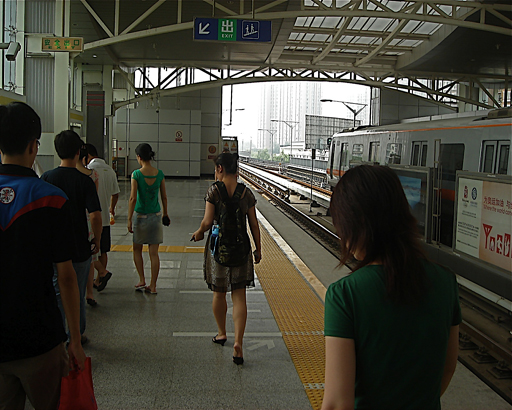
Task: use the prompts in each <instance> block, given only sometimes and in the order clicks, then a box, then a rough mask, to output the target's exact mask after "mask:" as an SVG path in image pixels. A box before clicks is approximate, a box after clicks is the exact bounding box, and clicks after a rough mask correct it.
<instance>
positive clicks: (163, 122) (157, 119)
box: [114, 88, 222, 177]
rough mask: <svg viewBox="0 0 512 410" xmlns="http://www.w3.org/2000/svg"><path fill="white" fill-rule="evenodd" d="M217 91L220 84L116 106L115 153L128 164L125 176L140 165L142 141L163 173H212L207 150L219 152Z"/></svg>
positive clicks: (218, 104)
mask: <svg viewBox="0 0 512 410" xmlns="http://www.w3.org/2000/svg"><path fill="white" fill-rule="evenodd" d="M221 93H222V90H221V89H220V88H218V89H217V88H215V89H210V90H202V91H196V92H191V93H186V94H182V95H178V96H172V97H162V98H159V99H158V101H156V102H155V101H144V102H141V103H139V104H138V106H137V107H136V108H135V107H133V106H132V107H131V108H121V109H119V110H117V111H116V114H115V129H114V138H115V139H117V141H118V150H117V154H118V157H119V158H125V161H126V164H127V167H126V176H129V175H130V174H131V173H132V172H133V170H135V169H137V168H138V167H139V165H138V163H137V159H136V154H135V148H136V147H137V145H139V144H140V143H142V142H147V143H149V144H150V145H151V146H152V148H153V151H155V153H156V158H155V159H156V162H155V166H157V167H158V168H159V169H161V170H162V171H163V172H164V174H165V175H166V176H177V177H199V176H200V175H201V174H213V173H214V165H213V162H212V161H211V156H212V151H214V152H213V154H217V153H218V152H219V151H218V150H219V142H220V113H221V101H222V99H221ZM115 94H116V93H115V92H114V98H115ZM209 157H210V158H209Z"/></svg>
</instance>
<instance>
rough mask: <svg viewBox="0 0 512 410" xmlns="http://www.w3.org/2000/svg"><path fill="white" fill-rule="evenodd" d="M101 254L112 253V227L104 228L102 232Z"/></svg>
mask: <svg viewBox="0 0 512 410" xmlns="http://www.w3.org/2000/svg"><path fill="white" fill-rule="evenodd" d="M100 252H101V253H102V254H103V253H107V252H110V226H104V227H103V231H101V241H100Z"/></svg>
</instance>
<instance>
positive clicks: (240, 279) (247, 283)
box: [203, 184, 256, 292]
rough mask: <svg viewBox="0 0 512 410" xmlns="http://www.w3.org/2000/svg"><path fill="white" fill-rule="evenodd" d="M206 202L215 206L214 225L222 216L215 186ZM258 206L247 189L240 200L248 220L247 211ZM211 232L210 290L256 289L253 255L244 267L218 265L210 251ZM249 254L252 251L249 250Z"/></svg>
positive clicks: (207, 248)
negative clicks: (220, 215)
mask: <svg viewBox="0 0 512 410" xmlns="http://www.w3.org/2000/svg"><path fill="white" fill-rule="evenodd" d="M205 201H207V202H210V203H212V204H214V205H215V217H214V223H215V222H216V221H217V219H218V217H219V214H220V193H219V191H218V189H217V187H216V186H215V184H213V185H211V186H210V187H209V188H208V191H207V192H206V197H205ZM255 205H256V198H255V197H254V194H253V193H252V192H251V190H250V189H249V188H246V190H245V193H244V194H243V197H242V198H241V199H240V209H241V210H242V213H243V214H244V216H245V217H246V218H247V211H248V210H249V209H250V208H252V207H253V206H255ZM210 236H211V230H210V233H209V234H208V239H207V240H206V246H205V248H204V263H203V271H204V280H205V281H206V283H207V285H208V288H209V289H211V290H213V291H214V292H230V291H232V290H235V289H243V288H246V287H254V264H253V258H252V255H249V257H248V258H247V262H246V263H245V264H244V265H242V266H235V267H227V266H222V265H220V264H218V263H217V262H216V261H215V258H214V257H213V256H212V254H211V251H210ZM249 253H251V250H250V249H249Z"/></svg>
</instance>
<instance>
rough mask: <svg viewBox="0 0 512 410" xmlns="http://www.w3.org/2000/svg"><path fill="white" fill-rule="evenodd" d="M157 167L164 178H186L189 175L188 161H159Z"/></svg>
mask: <svg viewBox="0 0 512 410" xmlns="http://www.w3.org/2000/svg"><path fill="white" fill-rule="evenodd" d="M158 166H159V168H160V169H161V170H162V172H163V173H164V174H165V175H166V176H170V177H175V176H181V177H188V176H189V174H190V165H189V162H188V161H159V162H158Z"/></svg>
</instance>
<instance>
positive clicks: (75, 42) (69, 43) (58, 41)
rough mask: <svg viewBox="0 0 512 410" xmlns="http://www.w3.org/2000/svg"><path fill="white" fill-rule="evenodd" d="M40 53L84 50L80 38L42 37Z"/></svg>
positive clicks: (82, 41)
mask: <svg viewBox="0 0 512 410" xmlns="http://www.w3.org/2000/svg"><path fill="white" fill-rule="evenodd" d="M42 41H43V43H42V46H41V51H77V52H81V51H83V50H84V46H83V45H84V40H83V38H82V37H44V38H43V39H42Z"/></svg>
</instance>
